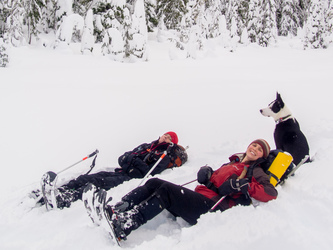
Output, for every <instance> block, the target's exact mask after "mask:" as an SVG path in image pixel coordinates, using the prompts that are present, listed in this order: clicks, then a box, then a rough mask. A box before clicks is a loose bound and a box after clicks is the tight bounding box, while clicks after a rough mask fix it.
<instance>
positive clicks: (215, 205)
mask: <svg viewBox="0 0 333 250" xmlns="http://www.w3.org/2000/svg"><path fill="white" fill-rule="evenodd" d="M225 197H226V195H225V196H222V197H221V198H220V199H219V200H218V201H217V202H216V203H215V204H214V206H212V208H211V209H210V210H209V212H213V211H214V209H215V208H216V207H217V206H218V205H219V204H220V203H221V201H223V199H224V198H225Z"/></svg>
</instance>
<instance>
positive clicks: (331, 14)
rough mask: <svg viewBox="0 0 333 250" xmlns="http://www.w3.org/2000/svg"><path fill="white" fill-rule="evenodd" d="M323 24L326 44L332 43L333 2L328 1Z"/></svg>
mask: <svg viewBox="0 0 333 250" xmlns="http://www.w3.org/2000/svg"><path fill="white" fill-rule="evenodd" d="M325 23H326V34H327V43H332V42H333V1H330V3H329V6H328V9H327V12H326V17H325Z"/></svg>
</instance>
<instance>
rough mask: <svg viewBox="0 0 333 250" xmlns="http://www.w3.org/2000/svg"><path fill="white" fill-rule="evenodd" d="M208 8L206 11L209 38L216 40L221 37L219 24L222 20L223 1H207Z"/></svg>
mask: <svg viewBox="0 0 333 250" xmlns="http://www.w3.org/2000/svg"><path fill="white" fill-rule="evenodd" d="M206 3H207V8H206V10H205V13H206V14H205V18H206V20H207V24H208V30H207V37H208V38H215V37H218V36H220V35H221V33H220V32H219V23H220V19H221V18H222V3H221V1H215V0H207V1H206Z"/></svg>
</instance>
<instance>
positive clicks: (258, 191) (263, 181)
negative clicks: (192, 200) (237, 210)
mask: <svg viewBox="0 0 333 250" xmlns="http://www.w3.org/2000/svg"><path fill="white" fill-rule="evenodd" d="M240 158H241V157H240V155H233V156H231V157H230V159H231V160H233V162H231V163H229V164H227V165H223V166H221V167H220V168H219V169H218V170H216V171H215V172H214V173H213V174H212V176H211V178H210V181H211V182H212V183H213V184H214V186H215V187H217V188H218V187H219V186H221V185H222V184H223V183H224V182H225V181H226V180H228V179H229V178H230V177H231V176H232V175H237V176H240V175H241V173H242V171H243V169H244V167H245V166H247V167H249V165H248V164H244V163H241V162H240V161H241V159H240ZM195 191H196V192H198V193H200V194H202V195H204V196H206V197H208V198H210V199H213V200H217V199H218V198H219V197H218V196H219V195H218V194H217V193H216V192H214V191H213V190H211V189H209V188H207V187H206V186H204V185H199V186H197V187H196V188H195ZM248 193H249V195H250V196H251V197H253V198H254V199H256V200H258V201H262V202H267V201H270V200H273V199H276V197H277V194H278V193H277V191H276V189H275V188H274V186H273V185H272V184H271V183H270V181H269V176H268V175H267V174H266V173H265V172H264V171H263V170H262V168H260V167H255V168H254V170H253V176H252V180H251V182H250V186H249V189H248ZM241 194H242V193H241V192H239V193H234V194H232V195H229V196H230V197H229V198H231V199H227V201H228V206H229V207H232V206H234V205H236V204H235V203H234V202H232V200H234V199H237V198H239V197H240V196H241Z"/></svg>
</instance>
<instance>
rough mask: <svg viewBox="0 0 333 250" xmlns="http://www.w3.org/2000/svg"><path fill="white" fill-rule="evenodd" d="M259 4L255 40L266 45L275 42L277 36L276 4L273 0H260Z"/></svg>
mask: <svg viewBox="0 0 333 250" xmlns="http://www.w3.org/2000/svg"><path fill="white" fill-rule="evenodd" d="M261 6H262V8H261V10H260V12H259V21H260V23H259V26H258V27H259V29H258V34H257V38H258V40H257V42H258V44H259V45H261V46H264V47H267V46H269V45H270V44H272V43H273V42H275V41H276V37H277V26H276V5H275V1H274V0H261Z"/></svg>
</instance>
